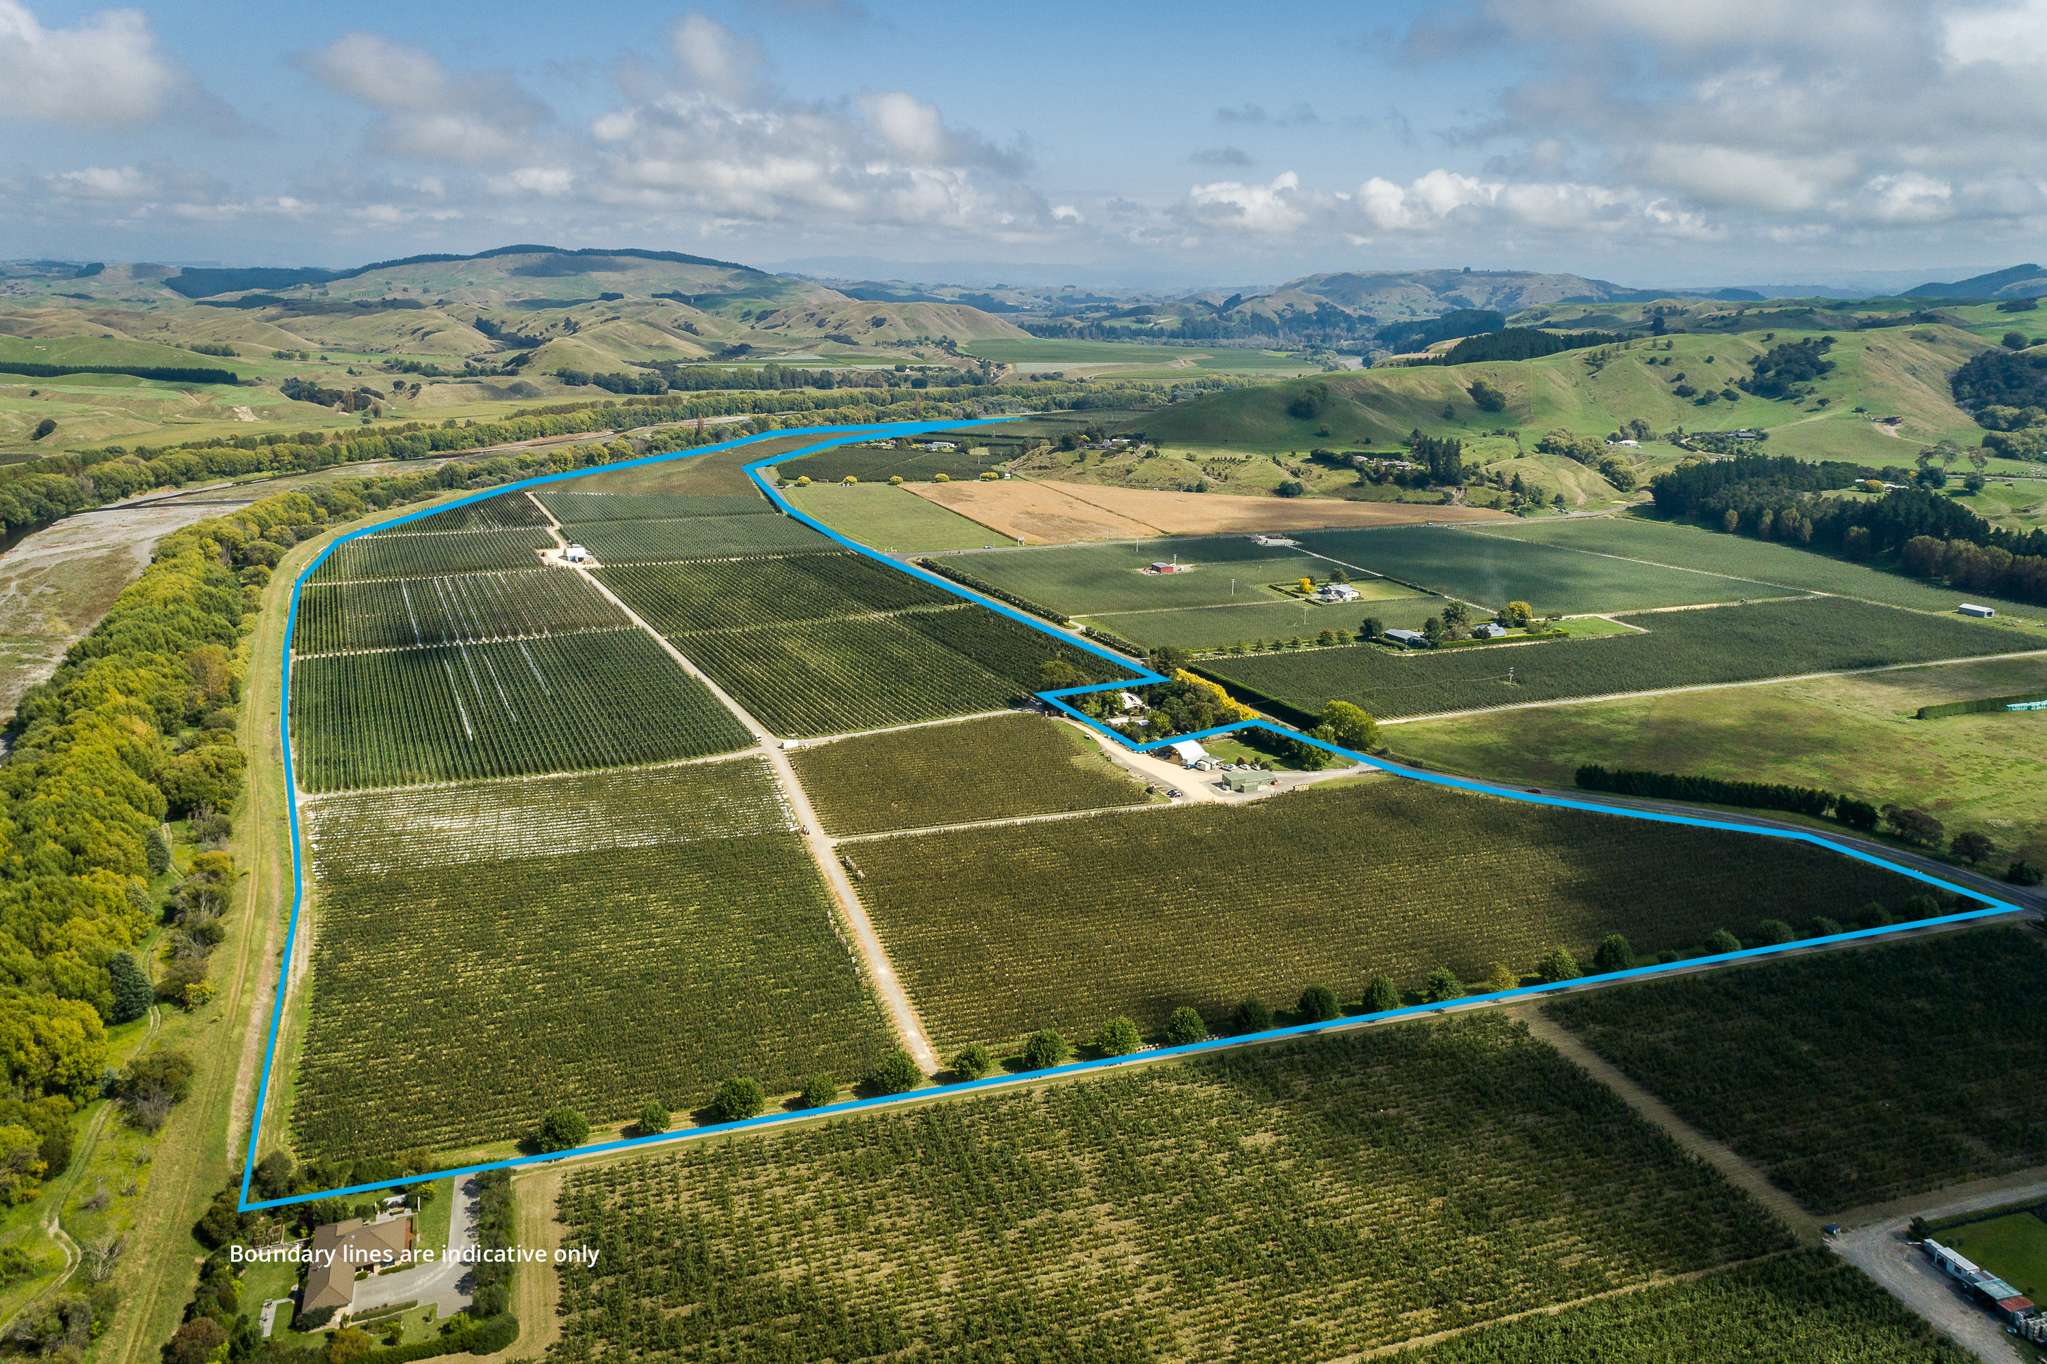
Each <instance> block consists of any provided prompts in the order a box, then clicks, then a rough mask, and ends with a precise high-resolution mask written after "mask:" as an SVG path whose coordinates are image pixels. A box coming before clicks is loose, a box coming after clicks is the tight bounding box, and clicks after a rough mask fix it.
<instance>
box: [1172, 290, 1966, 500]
mask: <svg viewBox="0 0 2047 1364" xmlns="http://www.w3.org/2000/svg"><path fill="white" fill-rule="evenodd" d="M1763 335H1764V333H1763V332H1762V331H1756V332H1744V333H1714V334H1705V333H1693V334H1686V335H1677V336H1670V337H1658V338H1649V337H1644V338H1641V339H1638V340H1633V341H1630V342H1627V343H1626V344H1624V345H1622V346H1620V347H1618V348H1613V347H1596V348H1592V349H1590V350H1576V351H1566V352H1563V353H1562V354H1558V355H1550V356H1544V357H1542V358H1540V359H1536V360H1520V361H1495V362H1487V363H1481V364H1466V365H1450V366H1446V365H1426V366H1413V367H1398V366H1387V367H1380V368H1375V369H1369V370H1364V371H1362V372H1355V373H1344V374H1317V375H1312V376H1309V377H1305V378H1299V379H1292V380H1287V381H1284V382H1280V383H1271V384H1258V385H1251V386H1246V387H1243V388H1237V389H1230V390H1227V391H1224V392H1221V393H1213V394H1205V395H1202V396H1200V397H1197V398H1194V399H1192V400H1190V401H1187V402H1182V403H1175V404H1173V405H1172V406H1170V407H1167V408H1163V409H1161V410H1159V411H1158V412H1156V413H1152V414H1147V415H1146V416H1145V417H1144V418H1142V419H1141V420H1140V421H1138V422H1136V423H1135V425H1136V426H1139V427H1141V428H1142V429H1143V430H1144V432H1145V434H1146V435H1147V436H1149V437H1150V438H1151V439H1153V440H1155V441H1159V442H1161V443H1163V444H1167V445H1188V446H1213V447H1220V448H1224V449H1233V450H1248V451H1293V450H1310V449H1314V448H1316V447H1317V446H1323V447H1330V448H1338V449H1342V448H1367V449H1368V448H1385V447H1386V446H1387V445H1389V444H1392V443H1397V442H1399V441H1400V440H1402V439H1404V438H1405V437H1406V435H1407V433H1408V432H1409V431H1410V430H1413V429H1414V428H1416V427H1420V428H1421V429H1422V430H1424V431H1427V432H1430V433H1431V434H1436V435H1451V436H1459V435H1461V436H1467V437H1475V436H1481V435H1485V434H1489V433H1491V432H1493V431H1495V430H1500V429H1503V428H1504V429H1506V430H1509V431H1514V432H1518V433H1519V434H1520V435H1521V437H1522V440H1523V442H1524V444H1525V445H1526V446H1529V447H1533V446H1534V444H1535V443H1536V442H1537V441H1538V440H1540V439H1541V438H1542V436H1543V435H1544V434H1545V433H1546V432H1548V431H1550V430H1552V429H1554V428H1559V427H1561V428H1563V429H1565V430H1569V431H1572V432H1574V433H1576V434H1578V435H1582V436H1594V437H1598V436H1603V435H1605V434H1606V433H1607V432H1609V431H1612V430H1614V429H1615V428H1617V427H1618V426H1620V425H1621V424H1622V423H1624V422H1627V421H1629V420H1631V419H1634V418H1640V419H1642V420H1644V421H1647V422H1648V423H1649V424H1650V426H1651V427H1652V428H1654V429H1655V430H1657V431H1668V430H1671V429H1672V428H1674V427H1678V426H1682V427H1685V428H1686V429H1688V430H1693V431H1725V430H1734V429H1736V428H1740V427H1759V428H1762V429H1764V430H1766V431H1768V432H1769V446H1768V448H1769V450H1770V452H1771V453H1772V454H1781V455H1795V456H1799V457H1801V458H1808V459H1854V460H1859V461H1863V462H1866V463H1869V464H1872V465H1877V466H1882V465H1887V464H1901V465H1902V464H1909V463H1910V462H1911V459H1912V456H1913V455H1914V454H1916V453H1917V452H1918V450H1919V449H1920V448H1921V447H1922V446H1926V445H1932V444H1934V443H1935V442H1937V441H1941V440H1953V441H1955V442H1956V443H1958V444H1960V445H1963V446H1971V445H1975V444H1977V443H1978V442H1979V441H1980V440H1981V438H1982V434H1983V433H1982V430H1981V428H1980V427H1978V426H1977V425H1976V423H1975V422H1974V421H1973V420H1972V419H1971V418H1970V417H1969V416H1968V414H1967V413H1965V412H1963V411H1962V410H1961V409H1960V408H1959V407H1957V406H1956V405H1955V402H1954V396H1953V394H1952V393H1951V392H1950V390H1949V388H1948V382H1947V381H1948V376H1949V375H1951V374H1952V373H1953V372H1954V370H1955V369H1956V368H1957V367H1958V366H1959V365H1960V364H1961V363H1962V362H1963V361H1964V360H1966V359H1968V357H1969V356H1970V355H1972V354H1974V353H1975V352H1976V351H1977V350H1979V349H1981V346H1982V342H1981V340H1980V338H1978V337H1975V336H1971V335H1970V334H1968V333H1967V332H1965V331H1962V330H1960V329H1957V328H1954V327H1949V326H1944V325H1940V324H1932V325H1905V326H1898V327H1883V328H1876V329H1872V330H1869V331H1849V330H1845V329H1843V330H1840V331H1836V332H1833V333H1831V335H1833V336H1834V339H1835V345H1834V347H1833V349H1832V350H1831V351H1830V352H1829V353H1828V357H1827V358H1828V359H1829V360H1831V361H1832V362H1833V363H1834V370H1833V372H1832V373H1830V374H1828V375H1826V376H1824V377H1823V378H1821V379H1820V380H1819V381H1818V382H1817V383H1816V384H1815V385H1814V393H1813V395H1812V397H1813V399H1814V401H1802V402H1785V401H1780V400H1777V399H1770V398H1757V397H1751V396H1749V395H1748V394H1745V393H1742V392H1740V390H1739V389H1738V388H1737V389H1735V392H1736V395H1737V396H1736V397H1735V398H1734V399H1733V400H1732V401H1725V400H1717V401H1714V402H1713V403H1711V404H1709V405H1707V406H1700V405H1699V404H1698V403H1697V402H1696V401H1695V400H1694V399H1693V398H1689V397H1681V396H1679V395H1678V394H1677V393H1676V391H1675V389H1676V387H1677V385H1678V383H1679V382H1680V380H1679V376H1680V375H1683V376H1684V378H1683V380H1682V382H1685V383H1689V384H1690V385H1691V386H1692V387H1693V388H1695V389H1699V390H1703V391H1712V392H1718V391H1720V390H1721V389H1723V388H1733V387H1734V383H1735V381H1736V380H1738V379H1741V378H1743V377H1745V376H1747V375H1748V374H1749V372H1750V367H1751V362H1752V361H1753V360H1754V358H1755V357H1756V356H1758V355H1760V354H1761V353H1763V352H1764V351H1766V350H1767V349H1769V347H1770V346H1771V345H1772V344H1774V342H1771V341H1765V340H1764V339H1763ZM1776 339H1777V340H1787V339H1791V338H1790V337H1789V336H1788V335H1786V334H1784V333H1781V332H1780V333H1779V335H1778V337H1777V338H1776ZM1666 343H1668V345H1669V347H1670V348H1669V349H1668V350H1666V349H1664V348H1663V347H1664V346H1665V344H1666ZM1665 359H1668V360H1669V361H1670V362H1671V363H1670V364H1668V365H1664V364H1662V363H1660V362H1661V361H1663V360H1665ZM1651 361H1656V362H1658V363H1655V364H1652V363H1650V362H1651ZM1479 379H1483V380H1485V381H1486V382H1487V383H1488V384H1490V385H1492V386H1493V387H1494V388H1496V389H1498V390H1499V391H1500V392H1501V393H1503V394H1504V395H1505V396H1506V400H1507V401H1506V408H1505V410H1504V411H1499V412H1488V411H1485V410H1483V409H1481V408H1480V407H1479V406H1478V405H1477V404H1476V403H1475V402H1474V401H1473V400H1472V398H1471V393H1470V390H1471V387H1472V385H1473V383H1474V381H1476V380H1479ZM1820 398H1825V399H1826V400H1827V401H1826V405H1825V406H1821V405H1820V404H1819V403H1818V402H1817V401H1816V400H1817V399H1820ZM1446 406H1447V407H1448V408H1449V413H1450V415H1449V416H1447V417H1446V416H1444V415H1443V412H1444V408H1445V407H1446ZM1858 407H1860V408H1863V409H1866V410H1865V411H1862V412H1857V411H1856V410H1855V409H1856V408H1858ZM1886 416H1896V417H1898V418H1899V419H1900V424H1899V426H1898V428H1897V431H1898V434H1897V435H1895V436H1893V435H1887V434H1885V433H1884V432H1883V431H1882V430H1880V429H1879V428H1878V426H1877V419H1878V418H1880V417H1886Z"/></svg>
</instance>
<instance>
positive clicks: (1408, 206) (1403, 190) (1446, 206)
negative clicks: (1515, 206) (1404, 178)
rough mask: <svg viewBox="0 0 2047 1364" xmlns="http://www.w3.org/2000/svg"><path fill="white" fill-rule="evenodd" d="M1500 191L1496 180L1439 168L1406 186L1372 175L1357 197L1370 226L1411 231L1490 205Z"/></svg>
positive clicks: (1383, 230)
mask: <svg viewBox="0 0 2047 1364" xmlns="http://www.w3.org/2000/svg"><path fill="white" fill-rule="evenodd" d="M1500 190H1501V185H1500V183H1499V182H1498V181H1484V180H1479V179H1477V178H1475V177H1473V176H1469V175H1459V174H1457V173H1456V172H1455V171H1448V170H1441V169H1438V170H1432V171H1430V172H1428V173H1427V174H1426V175H1422V176H1419V177H1417V178H1416V179H1415V180H1414V181H1412V182H1411V183H1409V184H1406V185H1396V184H1394V183H1393V182H1392V181H1391V180H1387V179H1384V178H1382V177H1380V176H1376V175H1375V176H1373V177H1372V178H1371V179H1369V180H1367V181H1365V183H1364V184H1362V185H1360V186H1358V191H1357V196H1356V198H1357V203H1358V208H1359V209H1360V211H1362V212H1363V214H1364V216H1365V221H1366V222H1368V223H1370V224H1371V225H1372V226H1373V227H1375V228H1378V229H1379V230H1380V231H1382V232H1412V231H1416V230H1419V229H1422V228H1429V227H1434V226H1437V225H1438V224H1440V223H1441V222H1442V221H1443V220H1444V219H1445V218H1448V217H1449V216H1450V215H1451V214H1453V213H1456V212H1457V211H1458V210H1460V209H1465V208H1471V207H1474V206H1480V205H1491V204H1493V203H1494V202H1496V201H1497V200H1498V199H1499V197H1500Z"/></svg>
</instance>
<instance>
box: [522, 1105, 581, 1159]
mask: <svg viewBox="0 0 2047 1364" xmlns="http://www.w3.org/2000/svg"><path fill="white" fill-rule="evenodd" d="M589 1135H590V1120H589V1119H588V1118H585V1117H584V1116H583V1115H582V1114H581V1113H579V1112H577V1111H576V1110H575V1109H573V1108H570V1107H568V1106H567V1105H565V1104H563V1105H557V1106H556V1107H554V1108H550V1109H548V1110H547V1112H545V1113H543V1114H541V1115H540V1125H539V1126H537V1127H535V1128H534V1129H533V1148H534V1149H535V1150H536V1151H566V1150H569V1149H570V1148H571V1147H576V1146H581V1145H582V1144H583V1142H584V1141H585V1139H587V1138H588V1137H589Z"/></svg>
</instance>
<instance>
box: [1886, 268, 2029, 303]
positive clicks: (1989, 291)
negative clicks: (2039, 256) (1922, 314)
mask: <svg viewBox="0 0 2047 1364" xmlns="http://www.w3.org/2000/svg"><path fill="white" fill-rule="evenodd" d="M2043 294H2047V269H2042V268H2041V267H2040V266H2038V265H2034V264H2032V263H2030V262H2028V263H2027V264H2025V265H2010V266H2006V267H2005V268H2004V269H2002V270H1992V271H1990V272H1989V273H1988V274H1982V275H1971V276H1969V278H1967V279H1958V280H1955V281H1953V282H1952V283H1948V284H1940V283H1933V284H1922V285H1920V286H1919V287H1918V288H1916V289H1907V290H1906V291H1905V292H1904V293H1903V294H1901V295H1899V297H1901V298H1945V299H1956V300H1971V301H1976V302H1989V301H1993V300H1996V299H2005V298H2038V297H2040V296H2041V295H2043Z"/></svg>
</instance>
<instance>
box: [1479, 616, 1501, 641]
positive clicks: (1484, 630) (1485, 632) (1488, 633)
mask: <svg viewBox="0 0 2047 1364" xmlns="http://www.w3.org/2000/svg"><path fill="white" fill-rule="evenodd" d="M1506 633H1507V627H1506V626H1504V625H1501V624H1500V623H1498V622H1497V621H1490V620H1489V621H1487V622H1486V623H1485V624H1483V625H1477V626H1473V627H1472V631H1471V637H1472V638H1473V639H1500V638H1502V637H1504V636H1505V635H1506Z"/></svg>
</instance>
